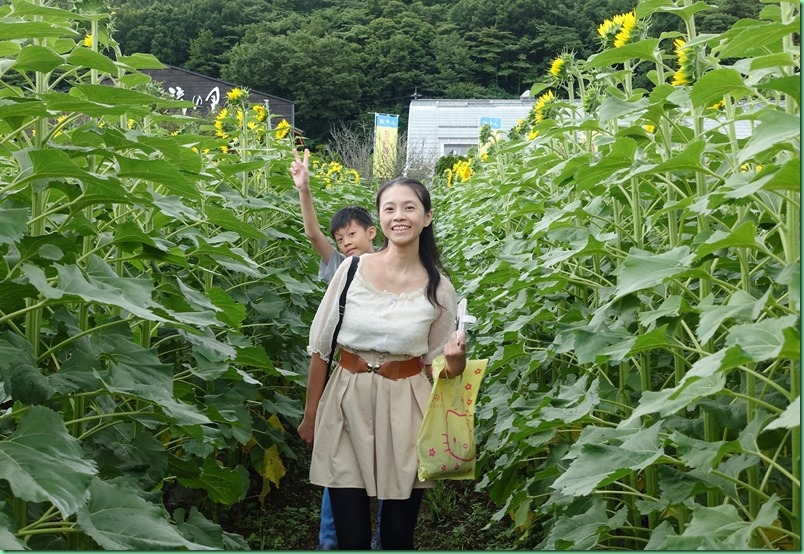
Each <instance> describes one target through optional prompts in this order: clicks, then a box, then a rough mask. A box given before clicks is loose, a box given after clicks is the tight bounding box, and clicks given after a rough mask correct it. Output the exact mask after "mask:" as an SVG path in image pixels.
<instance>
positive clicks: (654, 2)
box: [636, 0, 712, 19]
mask: <svg viewBox="0 0 804 554" xmlns="http://www.w3.org/2000/svg"><path fill="white" fill-rule="evenodd" d="M710 9H712V6H710V5H709V4H707V3H706V2H700V1H699V2H693V3H692V4H687V3H686V2H684V3H683V4H678V2H674V1H673V0H643V1H642V2H639V4H638V5H637V7H636V13H637V17H639V18H644V17H647V16H649V15H651V14H653V13H656V12H667V13H673V14H676V15H678V16H679V17H681V18H683V19H689V18H690V17H692V16H693V15H695V14H696V13H698V12H700V11H703V10H710Z"/></svg>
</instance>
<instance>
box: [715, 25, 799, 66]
mask: <svg viewBox="0 0 804 554" xmlns="http://www.w3.org/2000/svg"><path fill="white" fill-rule="evenodd" d="M798 32H799V23H798V21H794V22H792V23H789V24H782V23H765V22H763V23H760V24H754V25H748V26H746V27H744V28H743V29H741V30H740V31H739V32H737V33H736V34H735V35H734V38H732V39H731V40H729V41H728V42H726V45H725V46H724V47H723V49H722V50H720V52H719V53H718V54H719V56H720V58H721V59H726V58H746V57H752V56H760V55H763V54H768V52H769V51H771V52H773V51H778V50H781V47H782V39H783V38H784V37H786V36H788V35H791V34H793V33H798Z"/></svg>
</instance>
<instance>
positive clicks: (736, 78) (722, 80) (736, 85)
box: [690, 68, 753, 108]
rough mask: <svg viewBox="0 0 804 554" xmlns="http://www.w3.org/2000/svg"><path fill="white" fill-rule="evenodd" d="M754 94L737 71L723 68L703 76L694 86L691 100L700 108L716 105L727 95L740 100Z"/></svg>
mask: <svg viewBox="0 0 804 554" xmlns="http://www.w3.org/2000/svg"><path fill="white" fill-rule="evenodd" d="M752 93H753V91H752V90H751V89H750V88H749V87H747V86H746V85H745V82H744V81H743V76H742V75H740V73H739V72H738V71H737V70H735V69H731V68H723V69H716V70H714V71H710V72H708V73H704V74H703V75H701V78H700V79H698V80H697V81H696V82H695V84H694V85H692V91H691V92H690V99H691V100H692V104H693V105H694V106H696V107H699V108H700V107H705V106H711V105H713V104H716V103H717V102H719V101H721V100H722V99H723V98H724V97H725V96H727V95H730V96H732V97H734V98H735V99H736V100H740V99H742V98H743V97H745V96H749V95H751V94H752Z"/></svg>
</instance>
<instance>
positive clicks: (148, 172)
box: [116, 155, 201, 200]
mask: <svg viewBox="0 0 804 554" xmlns="http://www.w3.org/2000/svg"><path fill="white" fill-rule="evenodd" d="M116 159H117V163H118V164H119V165H120V171H119V173H118V175H119V176H120V177H124V178H128V179H143V180H146V181H150V182H153V183H157V184H159V185H162V186H163V187H164V188H165V190H166V191H168V192H169V193H170V194H171V195H176V196H179V197H181V198H189V199H193V200H200V198H201V194H200V193H199V192H198V188H197V187H196V186H195V182H194V181H193V179H192V177H191V176H190V175H188V174H185V173H183V172H181V171H179V170H178V169H176V168H175V167H174V166H173V164H171V163H170V162H168V161H167V160H144V159H139V158H129V157H127V156H120V155H118V156H116Z"/></svg>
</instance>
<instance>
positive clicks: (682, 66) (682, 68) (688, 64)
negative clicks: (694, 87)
mask: <svg viewBox="0 0 804 554" xmlns="http://www.w3.org/2000/svg"><path fill="white" fill-rule="evenodd" d="M686 44H687V43H686V41H684V40H683V39H680V38H677V39H675V40H674V41H673V45H674V46H675V53H676V57H677V58H678V69H677V70H676V72H675V73H673V82H672V83H671V84H672V85H673V86H674V87H676V86H679V85H688V84H690V83H691V82H692V69H693V62H692V60H691V59H690V57H689V55H688V54H689V48H688V47H687V46H686Z"/></svg>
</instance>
